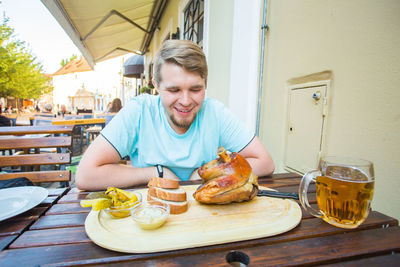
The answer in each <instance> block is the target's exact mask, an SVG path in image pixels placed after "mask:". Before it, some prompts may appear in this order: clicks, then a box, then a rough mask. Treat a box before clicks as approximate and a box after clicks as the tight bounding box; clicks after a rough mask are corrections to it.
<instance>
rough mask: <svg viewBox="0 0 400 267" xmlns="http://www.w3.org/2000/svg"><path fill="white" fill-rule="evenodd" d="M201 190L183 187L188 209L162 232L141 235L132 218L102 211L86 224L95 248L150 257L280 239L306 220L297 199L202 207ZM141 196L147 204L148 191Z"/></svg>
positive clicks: (264, 199) (259, 199) (92, 214)
mask: <svg viewBox="0 0 400 267" xmlns="http://www.w3.org/2000/svg"><path fill="white" fill-rule="evenodd" d="M197 187H198V185H190V186H182V188H183V189H184V190H185V191H186V192H187V196H188V202H189V209H188V211H187V212H185V213H183V214H178V215H170V216H169V217H168V220H167V222H166V223H165V224H164V225H163V226H162V227H161V228H158V229H155V230H142V229H141V228H140V227H139V226H138V225H136V223H135V221H133V219H132V218H131V217H127V218H123V219H112V218H111V217H109V216H108V215H107V214H105V213H104V212H102V211H91V212H90V213H89V215H88V216H87V218H86V221H85V229H86V233H87V235H88V236H89V238H90V239H91V240H92V241H93V242H94V243H96V244H97V245H99V246H101V247H104V248H107V249H110V250H115V251H120V252H128V253H148V252H159V251H169V250H176V249H184V248H193V247H201V246H207V245H215V244H223V243H228V242H235V241H242V240H249V239H255V238H261V237H267V236H272V235H277V234H281V233H284V232H287V231H289V230H291V229H293V228H294V227H296V226H297V225H298V224H299V222H300V220H301V209H300V207H299V205H298V204H297V203H296V202H295V201H293V200H289V199H279V198H270V197H255V198H254V199H253V200H252V201H250V202H245V203H234V204H228V205H202V204H200V203H198V202H197V201H195V200H194V198H193V196H192V194H193V192H194V191H195V190H196V188H197ZM260 189H268V188H265V187H260ZM137 191H138V192H141V193H142V196H143V198H142V199H146V196H147V189H141V190H137Z"/></svg>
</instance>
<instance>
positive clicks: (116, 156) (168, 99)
mask: <svg viewBox="0 0 400 267" xmlns="http://www.w3.org/2000/svg"><path fill="white" fill-rule="evenodd" d="M207 74H208V70H207V62H206V58H205V55H204V53H203V51H202V50H201V48H200V47H198V46H197V45H196V44H194V43H193V42H191V41H186V40H169V41H166V42H164V44H163V46H162V47H161V49H160V51H159V52H158V53H157V55H156V57H155V60H154V80H153V84H154V86H155V88H156V90H157V91H158V93H159V95H158V96H152V95H140V96H138V97H135V98H134V99H133V100H132V101H131V102H130V103H129V104H128V105H126V106H125V107H124V108H123V109H122V110H121V111H120V112H119V113H118V114H117V115H116V116H115V117H114V119H113V120H112V121H111V122H110V123H109V124H108V125H107V126H106V127H105V128H104V129H103V130H102V132H101V135H100V136H99V137H97V138H96V140H95V141H94V142H93V143H92V144H91V145H90V146H89V148H88V149H87V150H86V152H85V154H84V157H83V158H82V160H81V162H80V164H79V167H78V172H77V176H76V184H77V186H78V188H80V189H85V190H101V189H105V188H106V187H107V186H115V187H127V186H132V185H136V184H145V183H147V182H148V181H149V179H150V178H151V177H154V176H161V175H163V177H165V178H169V179H177V180H183V181H185V180H189V179H197V178H198V175H197V172H196V170H197V168H199V167H201V166H202V165H204V164H205V163H207V162H209V161H211V160H213V159H215V158H216V151H217V149H218V147H220V146H223V147H224V148H225V149H226V150H228V151H231V152H238V153H240V154H241V155H242V156H244V157H245V158H246V159H247V161H248V162H249V163H250V165H251V167H252V169H253V173H254V174H256V175H258V176H262V175H268V174H271V173H272V172H273V171H274V164H273V161H272V159H271V156H270V154H269V152H268V151H267V149H266V148H265V147H264V145H263V144H262V143H261V141H260V140H259V139H258V137H256V136H255V135H254V133H253V132H252V131H250V130H249V129H247V128H246V127H245V126H244V125H243V124H242V123H241V122H240V121H239V120H238V119H237V118H236V117H235V116H234V115H233V114H232V112H230V111H229V110H228V109H227V108H226V107H225V106H224V105H223V104H222V103H220V102H218V101H216V100H214V99H210V98H206V97H205V90H206V85H207ZM127 155H129V156H130V158H131V161H132V166H127V165H121V164H118V161H119V160H120V159H121V158H123V157H125V156H127Z"/></svg>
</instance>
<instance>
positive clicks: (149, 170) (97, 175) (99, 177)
mask: <svg viewBox="0 0 400 267" xmlns="http://www.w3.org/2000/svg"><path fill="white" fill-rule="evenodd" d="M154 176H158V173H157V170H156V168H155V167H146V168H138V167H132V166H128V165H122V164H104V165H101V166H90V167H88V166H79V168H78V171H77V173H76V179H75V182H76V185H77V187H78V188H79V189H82V190H105V189H106V188H107V187H108V186H114V187H118V188H125V187H129V186H134V185H139V184H146V183H147V182H148V181H149V179H150V178H151V177H154Z"/></svg>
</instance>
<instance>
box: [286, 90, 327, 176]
mask: <svg viewBox="0 0 400 267" xmlns="http://www.w3.org/2000/svg"><path fill="white" fill-rule="evenodd" d="M328 88H329V82H319V83H310V84H298V85H294V86H291V87H289V101H288V107H287V108H288V117H287V129H286V147H285V157H284V167H285V169H286V170H288V171H294V172H297V173H300V174H304V173H305V172H307V171H310V170H314V169H317V167H318V161H319V157H320V155H321V150H322V142H323V135H324V124H325V122H326V116H327V112H326V110H327V109H326V106H327V92H328Z"/></svg>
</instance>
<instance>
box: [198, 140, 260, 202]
mask: <svg viewBox="0 0 400 267" xmlns="http://www.w3.org/2000/svg"><path fill="white" fill-rule="evenodd" d="M217 154H218V156H219V158H217V159H215V160H212V161H210V162H208V163H206V164H204V165H203V166H202V167H201V168H199V170H198V173H199V175H200V177H201V178H202V182H203V184H202V185H201V186H199V187H198V188H197V190H196V192H194V194H193V197H194V198H195V199H196V201H198V202H200V203H203V204H228V203H232V202H243V201H250V200H252V199H253V198H254V197H255V196H256V195H257V192H258V177H257V176H256V175H255V174H253V173H252V170H251V167H250V164H249V163H248V162H247V161H246V159H245V158H243V157H242V156H241V155H239V154H238V153H230V154H228V153H227V152H226V150H225V149H224V148H223V147H220V148H218V151H217Z"/></svg>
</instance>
